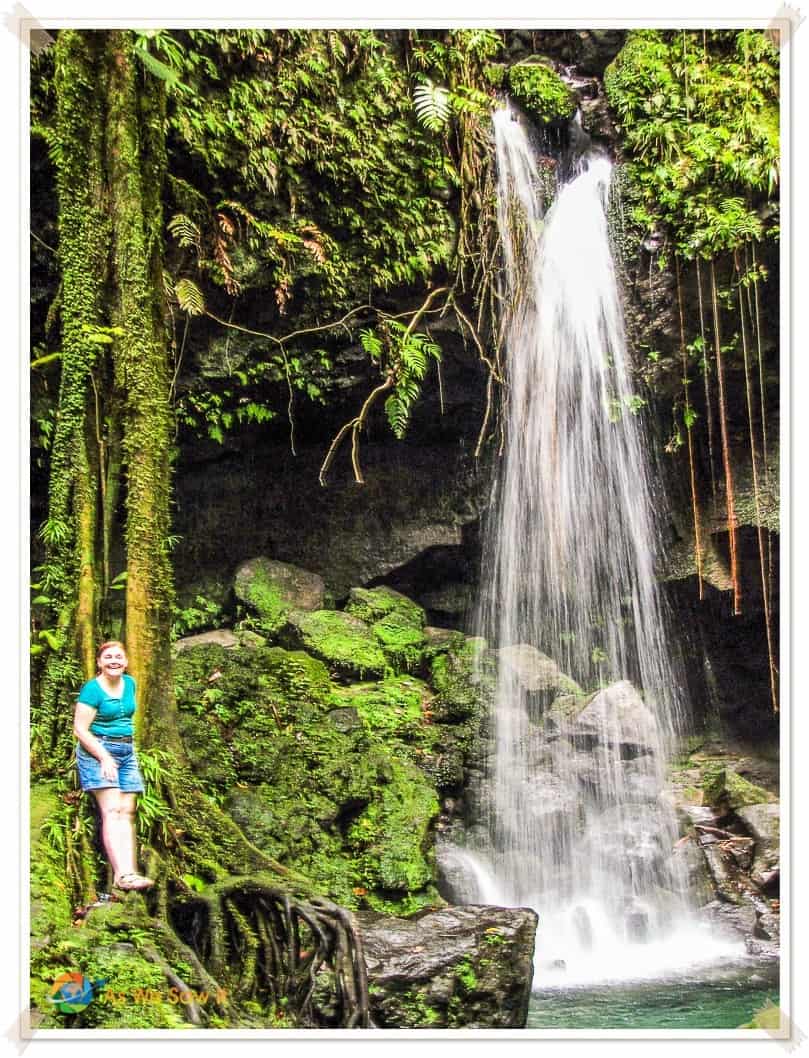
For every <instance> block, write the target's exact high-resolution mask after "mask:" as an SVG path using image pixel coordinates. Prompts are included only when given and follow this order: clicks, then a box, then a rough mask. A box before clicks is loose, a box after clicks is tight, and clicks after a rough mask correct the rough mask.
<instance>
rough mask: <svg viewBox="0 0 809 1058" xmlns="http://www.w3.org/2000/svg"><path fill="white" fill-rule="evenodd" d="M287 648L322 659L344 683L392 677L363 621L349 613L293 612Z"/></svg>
mask: <svg viewBox="0 0 809 1058" xmlns="http://www.w3.org/2000/svg"><path fill="white" fill-rule="evenodd" d="M284 640H285V642H286V643H287V644H288V645H291V646H294V647H301V648H302V649H304V650H305V651H307V653H309V654H312V655H313V656H314V657H316V658H319V659H320V660H321V661H323V662H324V664H325V665H326V666H327V667H328V668H329V671H331V672H333V673H334V675H335V676H336V677H337V678H339V679H341V680H358V679H359V680H362V679H367V678H368V677H371V678H372V679H373V678H377V677H382V676H387V675H389V674H391V670H390V664H389V662H388V659H387V658H386V657H385V654H384V653H383V651H382V647H381V645H380V643H379V641H378V639H377V637H376V636H375V635H374V634H373V632H372V631H371V629H370V628H369V627H368V625H367V624H365V622H364V621H361V620H359V618H357V617H354V616H352V615H351V614H349V613H339V612H337V611H335V610H315V611H314V612H313V613H300V612H293V613H291V614H290V615H289V622H288V624H287V626H286V628H285V630H284Z"/></svg>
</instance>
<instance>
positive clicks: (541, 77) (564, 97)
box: [507, 58, 576, 122]
mask: <svg viewBox="0 0 809 1058" xmlns="http://www.w3.org/2000/svg"><path fill="white" fill-rule="evenodd" d="M507 80H508V86H509V88H510V90H511V94H512V95H513V96H514V98H515V99H516V100H517V102H518V103H520V104H521V105H522V106H524V107H525V109H526V110H527V111H529V113H531V114H532V115H533V116H534V117H536V118H539V120H540V121H543V122H552V121H568V120H569V119H570V118H572V117H573V115H574V114H575V112H576V97H575V95H574V94H573V92H571V90H570V89H569V88H568V86H567V85H566V84H565V82H564V81H563V80H562V78H561V77H560V76H559V74H558V73H556V71H555V70H554V69H553V67H552V66H550V65H548V64H547V63H546V62H543V61H542V60H539V59H533V58H532V59H527V60H526V61H525V62H520V63H517V64H516V65H514V66H511V67H509V71H508V75H507Z"/></svg>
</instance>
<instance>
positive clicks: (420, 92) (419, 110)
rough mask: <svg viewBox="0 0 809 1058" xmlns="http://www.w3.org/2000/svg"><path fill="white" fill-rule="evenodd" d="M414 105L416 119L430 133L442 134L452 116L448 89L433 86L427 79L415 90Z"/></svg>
mask: <svg viewBox="0 0 809 1058" xmlns="http://www.w3.org/2000/svg"><path fill="white" fill-rule="evenodd" d="M413 105H414V106H415V108H416V117H417V118H418V119H419V121H420V122H421V124H422V125H423V126H424V127H425V128H426V129H429V130H430V132H440V131H441V130H442V129H443V128H444V127H445V126H446V124H447V122H448V120H449V115H450V100H449V92H448V91H447V89H446V88H442V87H441V86H440V85H436V84H433V82H432V81H431V80H430V79H429V78H427V80H426V81H425V82H424V83H423V84H420V85H417V86H416V88H415V89H414V91H413Z"/></svg>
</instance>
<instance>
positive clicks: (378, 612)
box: [345, 585, 426, 628]
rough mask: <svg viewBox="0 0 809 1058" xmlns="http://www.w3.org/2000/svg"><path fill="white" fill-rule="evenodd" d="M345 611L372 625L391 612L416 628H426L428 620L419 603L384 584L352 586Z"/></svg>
mask: <svg viewBox="0 0 809 1058" xmlns="http://www.w3.org/2000/svg"><path fill="white" fill-rule="evenodd" d="M345 611H346V613H350V614H352V615H353V616H354V617H359V619H360V620H361V621H365V623H366V624H371V625H372V624H373V623H374V622H375V621H379V620H381V619H382V618H383V617H388V616H389V615H390V614H398V615H399V617H401V618H402V620H403V621H404V622H406V623H407V624H409V625H412V626H413V627H414V628H424V624H425V621H426V615H425V613H424V610H423V608H422V607H421V606H419V604H418V603H416V602H413V600H412V599H408V597H407V596H406V595H402V593H401V592H398V591H394V589H393V588H387V587H385V586H384V585H383V586H381V587H379V588H352V589H351V591H350V592H349V595H348V602H347V603H346V605H345Z"/></svg>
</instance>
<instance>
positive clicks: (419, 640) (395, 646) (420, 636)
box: [371, 611, 424, 672]
mask: <svg viewBox="0 0 809 1058" xmlns="http://www.w3.org/2000/svg"><path fill="white" fill-rule="evenodd" d="M371 631H372V632H373V634H374V635H375V636H376V638H377V639H378V640H379V643H380V645H381V647H382V650H383V651H384V652H385V657H386V658H387V659H388V661H389V662H390V663H391V665H392V666H393V668H394V669H396V670H397V671H398V672H402V671H404V672H415V671H416V670H417V669H418V668H419V665H420V664H421V652H422V650H423V648H424V633H423V632H422V631H421V628H419V627H417V626H415V625H412V624H411V623H410V621H409V620H408V618H407V617H406V616H404V615H403V614H400V613H397V612H395V611H394V612H393V613H389V614H387V616H385V617H382V618H380V619H379V620H378V621H375V622H374V623H373V624H372V625H371Z"/></svg>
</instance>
